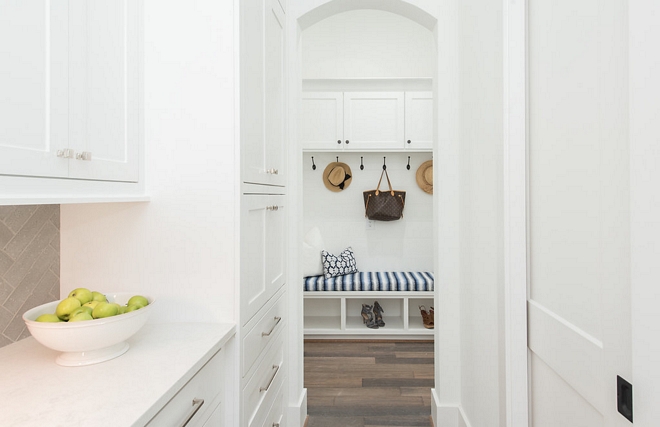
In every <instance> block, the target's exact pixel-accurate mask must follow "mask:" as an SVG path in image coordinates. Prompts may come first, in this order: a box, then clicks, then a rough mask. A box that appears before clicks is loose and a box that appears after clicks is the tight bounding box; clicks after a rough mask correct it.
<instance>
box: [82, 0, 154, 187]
mask: <svg viewBox="0 0 660 427" xmlns="http://www.w3.org/2000/svg"><path fill="white" fill-rule="evenodd" d="M140 5H141V1H130V0H112V1H103V2H89V1H85V0H70V8H69V10H70V17H71V18H70V19H71V21H70V24H71V25H70V34H69V39H70V41H71V45H70V67H69V68H70V76H69V80H70V88H71V89H70V90H71V98H70V117H69V123H70V129H71V133H70V148H73V149H74V151H75V152H76V154H77V155H79V154H82V153H83V152H86V153H89V154H88V155H87V156H88V157H84V158H80V157H79V156H77V157H79V158H77V159H74V160H72V161H71V162H70V163H71V166H70V171H69V174H70V177H71V178H81V179H99V180H111V181H133V182H135V181H137V180H138V147H139V144H138V140H139V130H140V129H139V125H140V123H139V117H140V113H139V102H140V101H139V94H140V92H139V90H140V89H139V88H140V63H139V61H140V56H139V55H140V45H139V42H140V26H139V22H140V21H139V17H140V13H141V6H140Z"/></svg>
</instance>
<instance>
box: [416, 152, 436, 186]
mask: <svg viewBox="0 0 660 427" xmlns="http://www.w3.org/2000/svg"><path fill="white" fill-rule="evenodd" d="M415 179H416V180H417V185H419V188H421V189H422V190H424V192H425V193H429V194H433V160H427V161H425V162H424V163H422V164H421V165H420V166H419V168H418V169H417V174H416V175H415Z"/></svg>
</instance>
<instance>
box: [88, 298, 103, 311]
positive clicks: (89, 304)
mask: <svg viewBox="0 0 660 427" xmlns="http://www.w3.org/2000/svg"><path fill="white" fill-rule="evenodd" d="M99 302H100V301H94V300H91V301H90V302H88V303H85V304H83V307H89V308H91V309H92V310H94V307H96V306H97V305H98V304H99ZM104 302H105V301H104Z"/></svg>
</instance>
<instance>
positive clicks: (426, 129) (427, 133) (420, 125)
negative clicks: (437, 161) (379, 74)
mask: <svg viewBox="0 0 660 427" xmlns="http://www.w3.org/2000/svg"><path fill="white" fill-rule="evenodd" d="M405 116H406V119H405V120H406V124H405V127H406V148H407V149H414V150H417V149H428V150H432V149H433V92H406V114H405Z"/></svg>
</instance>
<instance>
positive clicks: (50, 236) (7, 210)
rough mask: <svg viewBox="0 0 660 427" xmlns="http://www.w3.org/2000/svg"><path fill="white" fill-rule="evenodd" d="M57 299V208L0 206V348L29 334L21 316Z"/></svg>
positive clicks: (57, 206)
mask: <svg viewBox="0 0 660 427" xmlns="http://www.w3.org/2000/svg"><path fill="white" fill-rule="evenodd" d="M59 296H60V205H26V206H0V347H3V346H5V345H8V344H11V343H13V342H16V341H18V340H20V339H22V338H25V337H27V336H29V335H30V333H29V331H28V330H27V329H26V328H25V323H24V322H23V319H22V315H23V313H25V311H26V310H28V309H30V308H33V307H36V306H38V305H40V304H43V303H46V302H49V301H54V300H56V299H59Z"/></svg>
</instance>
